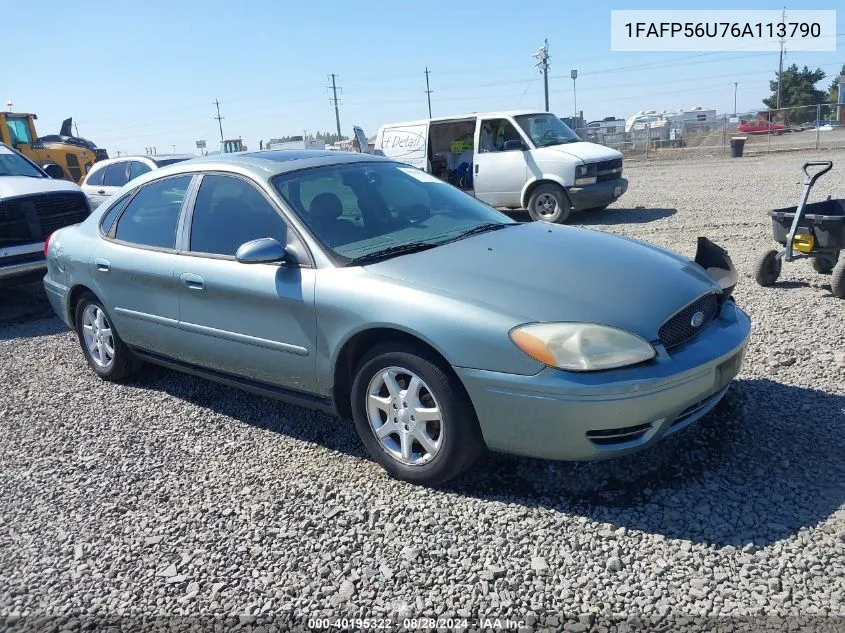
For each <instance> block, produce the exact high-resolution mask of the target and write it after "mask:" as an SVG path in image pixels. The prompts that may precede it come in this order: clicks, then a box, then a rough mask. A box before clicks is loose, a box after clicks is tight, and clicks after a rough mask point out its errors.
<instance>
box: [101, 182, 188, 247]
mask: <svg viewBox="0 0 845 633" xmlns="http://www.w3.org/2000/svg"><path fill="white" fill-rule="evenodd" d="M191 178H193V176H176V177H174V178H165V179H164V180H156V181H154V182H151V183H150V184H148V185H145V186H143V187H141V189H140V190H139V191H138V193H137V194H135V197H134V198H132V201H131V202H130V203H129V205H128V206H127V207H126V211H124V212H123V214H122V215H121V216H120V220H118V222H117V230H116V231H115V238H116V239H118V240H121V241H124V242H129V243H131V244H138V245H139V246H152V247H156V248H174V247H175V245H176V225H177V224H178V222H179V212H180V211H181V209H182V201H183V200H184V199H185V193H186V192H187V191H188V186H189V185H190V184H191Z"/></svg>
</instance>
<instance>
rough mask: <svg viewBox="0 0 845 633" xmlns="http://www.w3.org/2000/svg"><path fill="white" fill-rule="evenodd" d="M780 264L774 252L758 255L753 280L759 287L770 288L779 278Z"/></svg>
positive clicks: (776, 253)
mask: <svg viewBox="0 0 845 633" xmlns="http://www.w3.org/2000/svg"><path fill="white" fill-rule="evenodd" d="M781 263H782V262H781V259H780V257H778V251H776V250H770V251H766V252H764V253H760V256H759V257H758V258H757V263H756V264H755V265H754V279H756V280H757V283H758V284H760V285H761V286H771V285H772V284H773V283H775V282H776V281H777V280H778V277H779V276H780V269H781Z"/></svg>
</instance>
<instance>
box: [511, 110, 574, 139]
mask: <svg viewBox="0 0 845 633" xmlns="http://www.w3.org/2000/svg"><path fill="white" fill-rule="evenodd" d="M514 118H515V119H516V122H517V123H518V124H519V127H521V128H522V131H523V132H525V133H526V134H527V135H528V138H530V139H531V142H532V143H534V145H535V146H536V147H549V146H550V145H563V144H565V143H579V142H580V141H581V139H580V138H578V135H577V134H576V133H575V132H573V131H572V130H570V129H569V126H568V125H566V123H564V122H563V121H561V120H560V119H559V118H557V117H556V116H555V115H553V114H549V113H547V112H546V113H541V114H523V115H521V116H517V117H514Z"/></svg>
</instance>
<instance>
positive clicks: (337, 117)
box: [329, 73, 343, 140]
mask: <svg viewBox="0 0 845 633" xmlns="http://www.w3.org/2000/svg"><path fill="white" fill-rule="evenodd" d="M329 77H331V79H332V85H331V86H329V87H330V88H331V89H332V95H333V96H332V98H331V99H329V102H330V103H333V104H334V120H335V122H336V123H337V140H340V137H341V133H340V109H339V108H338V107H337V106H338V104H339V103H340V102H339V101H338V98H337V91H338V90H340V91H341V92H343V88H340V87H339V86H338V85H337V83H336V82H335V80H336V79H337V75H335V74H334V73H332V74H331V75H329Z"/></svg>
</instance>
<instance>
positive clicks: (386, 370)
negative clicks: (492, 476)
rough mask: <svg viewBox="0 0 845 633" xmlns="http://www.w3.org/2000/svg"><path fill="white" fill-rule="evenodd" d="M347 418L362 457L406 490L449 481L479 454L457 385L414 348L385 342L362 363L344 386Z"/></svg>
mask: <svg viewBox="0 0 845 633" xmlns="http://www.w3.org/2000/svg"><path fill="white" fill-rule="evenodd" d="M352 417H353V419H354V420H355V427H356V429H357V431H358V435H359V436H360V437H361V441H362V442H363V443H364V446H365V447H366V448H367V451H368V452H369V454H370V456H371V457H372V458H373V459H374V460H375V461H377V462H378V463H379V464H380V465H381V466H382V468H384V469H385V470H386V471H387V472H388V473H389V474H390V475H391V476H393V477H396V478H397V479H403V480H405V481H408V482H411V483H416V484H423V485H428V486H433V485H438V484H442V483H444V482H446V481H448V480H450V479H453V478H455V477H457V476H458V475H460V474H461V473H462V472H464V471H465V470H467V469H468V468H469V467H470V466H471V465H472V464H473V463H474V462H475V460H476V459H477V458H478V456H479V455H480V454H481V452H482V450H483V448H484V441H483V439H482V436H481V429H480V428H479V426H478V420H477V418H476V416H475V411H474V409H473V407H472V403H471V402H470V400H469V396H467V394H466V391H465V390H464V388H463V385H462V384H461V383H460V381H459V380H458V378H457V377H456V376H455V375H454V373H452V371H451V368H449V367H448V366H447V365H445V364H444V363H443V362H442V361H441V360H440V359H439V358H437V357H436V356H435V355H434V354H432V353H431V352H429V351H428V350H426V349H424V348H422V347H421V346H416V345H409V344H403V343H394V344H390V343H385V344H381V345H378V346H377V347H375V348H374V349H373V350H371V351H370V352H369V353H368V354H367V355H366V356H364V358H363V359H362V360H361V362H360V364H359V365H358V371H357V373H356V375H355V380H354V382H353V384H352Z"/></svg>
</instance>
